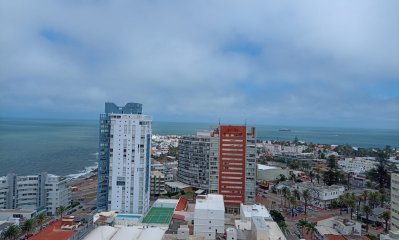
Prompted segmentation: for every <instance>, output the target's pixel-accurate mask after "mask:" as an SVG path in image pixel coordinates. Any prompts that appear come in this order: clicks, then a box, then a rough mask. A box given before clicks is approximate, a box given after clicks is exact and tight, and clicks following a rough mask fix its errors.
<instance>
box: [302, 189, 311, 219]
mask: <svg viewBox="0 0 399 240" xmlns="http://www.w3.org/2000/svg"><path fill="white" fill-rule="evenodd" d="M302 197H303V201H304V202H305V215H306V210H307V207H308V201H311V200H312V194H311V193H310V191H309V189H306V190H304V191H303V192H302Z"/></svg>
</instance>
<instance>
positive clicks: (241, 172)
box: [209, 125, 256, 213]
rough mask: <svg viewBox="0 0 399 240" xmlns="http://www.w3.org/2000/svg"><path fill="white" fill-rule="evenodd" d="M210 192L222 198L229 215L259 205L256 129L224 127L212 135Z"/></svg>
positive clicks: (220, 127)
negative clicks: (256, 202)
mask: <svg viewBox="0 0 399 240" xmlns="http://www.w3.org/2000/svg"><path fill="white" fill-rule="evenodd" d="M210 147H211V151H210V162H209V165H210V168H209V169H210V173H209V186H210V188H209V192H210V193H218V194H222V195H223V197H224V205H225V208H226V212H231V213H233V212H235V213H238V212H239V211H240V204H241V203H245V204H254V203H255V186H256V135H255V128H254V127H247V126H227V125H221V126H219V128H218V129H216V130H215V131H214V132H213V133H212V140H211V146H210Z"/></svg>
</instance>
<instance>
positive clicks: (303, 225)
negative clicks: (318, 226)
mask: <svg viewBox="0 0 399 240" xmlns="http://www.w3.org/2000/svg"><path fill="white" fill-rule="evenodd" d="M308 224H309V223H308V221H306V220H303V219H301V220H299V221H298V222H297V223H296V226H297V227H298V228H299V229H301V234H302V235H303V229H304V228H306V226H307V225H308Z"/></svg>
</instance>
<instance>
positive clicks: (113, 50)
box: [0, 1, 399, 128]
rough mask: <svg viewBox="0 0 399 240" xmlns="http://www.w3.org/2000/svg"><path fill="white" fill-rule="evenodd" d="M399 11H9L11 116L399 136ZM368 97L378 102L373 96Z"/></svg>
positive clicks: (151, 7) (119, 6) (145, 7)
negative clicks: (140, 113) (298, 127)
mask: <svg viewBox="0 0 399 240" xmlns="http://www.w3.org/2000/svg"><path fill="white" fill-rule="evenodd" d="M398 10H399V3H398V2H397V1H384V2H376V1H350V2H348V1H333V2H332V1H330V2H324V1H300V2H295V1H279V2H278V3H277V2H275V1H254V2H251V4H249V3H247V2H245V3H244V2H242V1H219V2H209V1H198V2H193V1H189V2H185V1H133V2H132V1H41V2H40V3H38V2H35V3H33V2H32V3H30V2H24V3H23V4H22V3H20V2H15V1H3V2H1V3H0V29H1V33H2V34H0V84H1V89H0V96H1V98H0V107H1V109H2V111H1V112H2V115H3V116H23V115H28V116H35V117H38V116H46V117H65V116H69V117H76V118H80V117H84V118H87V117H91V118H95V117H97V115H98V113H99V112H101V111H102V109H103V103H104V102H105V101H115V102H117V103H119V104H124V103H125V102H128V101H137V102H142V103H143V104H144V109H145V112H147V113H149V114H152V115H153V116H154V118H155V120H178V121H217V119H219V118H222V119H223V120H226V121H231V122H234V121H237V122H242V121H243V119H249V121H251V122H253V123H268V124H280V123H281V124H306V125H312V124H316V125H339V126H364V127H382V128H385V127H386V128H391V127H395V128H397V126H399V120H398V119H399V60H398V59H399V44H398V43H399V31H398V29H399V26H398V23H399V16H398V15H397V11H398ZM365 89H366V90H365Z"/></svg>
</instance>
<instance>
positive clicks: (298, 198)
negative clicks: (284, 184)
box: [292, 189, 301, 200]
mask: <svg viewBox="0 0 399 240" xmlns="http://www.w3.org/2000/svg"><path fill="white" fill-rule="evenodd" d="M292 195H293V196H294V197H295V198H296V200H301V192H300V191H299V190H298V189H294V191H292Z"/></svg>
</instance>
